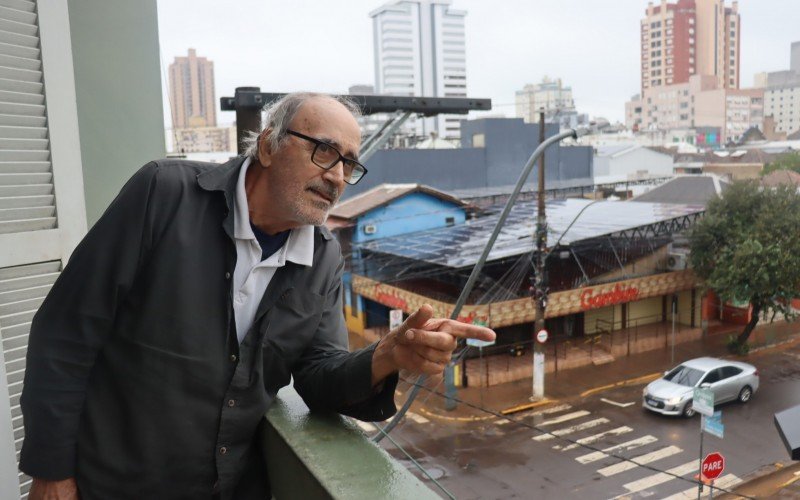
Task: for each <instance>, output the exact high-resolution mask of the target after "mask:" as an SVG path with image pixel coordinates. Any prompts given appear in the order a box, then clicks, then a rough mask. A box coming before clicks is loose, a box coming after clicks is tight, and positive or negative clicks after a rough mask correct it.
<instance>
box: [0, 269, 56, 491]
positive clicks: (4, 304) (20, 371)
mask: <svg viewBox="0 0 800 500" xmlns="http://www.w3.org/2000/svg"><path fill="white" fill-rule="evenodd" d="M60 271H61V262H59V261H55V262H43V263H40V264H29V265H25V266H16V267H6V268H3V269H0V336H2V341H3V356H4V358H5V371H6V377H7V379H8V395H9V398H10V401H11V423H12V426H13V428H14V442H15V444H16V451H17V462H19V450H20V448H21V447H22V438H23V436H24V429H23V427H22V412H21V410H20V406H19V396H20V394H21V393H22V380H23V377H24V376H25V354H26V353H27V350H28V334H29V333H30V330H31V321H32V320H33V315H34V314H35V313H36V310H37V309H38V308H39V306H40V305H41V304H42V301H43V300H44V298H45V297H46V296H47V293H48V292H49V291H50V288H51V287H52V286H53V283H54V282H55V281H56V278H58V275H59V273H60ZM19 477H20V493H21V495H22V498H26V497H27V492H28V489H29V488H30V478H29V477H27V476H25V475H24V474H22V473H20V474H19Z"/></svg>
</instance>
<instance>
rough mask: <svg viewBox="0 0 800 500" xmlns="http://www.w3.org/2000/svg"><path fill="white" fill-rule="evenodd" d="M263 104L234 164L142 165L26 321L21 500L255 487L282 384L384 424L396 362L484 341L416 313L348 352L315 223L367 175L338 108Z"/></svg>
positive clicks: (316, 103)
mask: <svg viewBox="0 0 800 500" xmlns="http://www.w3.org/2000/svg"><path fill="white" fill-rule="evenodd" d="M267 111H268V112H267V126H266V128H265V129H264V130H263V131H262V132H261V134H260V135H259V136H258V138H257V139H256V140H255V142H254V146H253V147H252V148H251V150H250V152H249V154H248V155H246V156H244V157H239V158H236V159H234V160H232V161H230V162H228V163H227V164H225V165H223V166H219V167H216V166H214V165H210V164H204V163H198V162H190V161H173V160H161V161H156V162H152V163H150V164H148V165H146V166H145V167H144V168H142V169H141V170H140V171H139V172H138V173H136V174H135V175H134V176H133V177H132V178H131V180H130V181H128V183H127V184H126V185H125V187H124V188H123V189H122V191H121V192H120V194H119V195H118V196H117V198H116V199H115V200H114V201H113V203H112V204H111V205H110V206H109V208H108V210H107V211H106V213H105V214H104V215H103V217H102V218H101V219H100V220H99V221H98V222H97V224H96V225H95V226H94V227H93V228H92V229H91V231H89V233H88V234H87V236H86V238H84V240H83V242H81V244H80V245H79V246H78V247H77V248H76V250H75V252H74V253H73V254H72V257H71V258H70V261H69V265H67V266H66V268H65V269H64V272H63V273H62V275H61V277H60V278H59V279H58V281H57V282H56V283H55V285H54V286H53V289H52V291H51V292H50V294H49V295H48V297H47V299H46V300H45V301H44V303H43V304H42V306H41V308H40V310H39V312H38V313H37V315H36V317H35V318H34V321H33V325H32V328H31V334H30V344H29V348H28V349H29V350H28V358H27V372H26V374H25V390H24V392H23V395H22V410H23V415H24V419H25V431H26V437H25V442H24V445H23V448H22V454H21V459H20V468H21V469H22V470H23V471H24V472H26V473H27V474H29V475H31V476H32V477H34V482H33V485H32V487H31V493H30V498H31V499H42V498H48V499H49V498H79V497H80V498H82V499H84V500H88V499H95V498H97V499H111V498H113V499H124V498H131V499H142V498H159V499H170V498H220V499H248V498H259V499H263V498H269V493H268V492H269V489H268V485H267V484H266V479H265V477H264V476H265V472H264V471H265V469H264V465H263V463H262V462H261V460H262V459H261V456H260V453H259V451H258V449H257V446H256V444H255V443H254V436H255V434H256V428H257V426H258V424H259V422H260V420H261V418H262V416H263V414H264V412H265V411H266V410H267V408H268V407H269V405H270V403H271V402H272V400H273V399H274V397H275V394H276V393H277V391H278V389H280V388H281V387H283V386H285V385H287V384H288V383H289V380H290V377H293V378H294V385H295V387H296V388H297V391H298V392H299V393H300V395H301V396H302V397H303V398H304V400H305V401H306V403H307V404H308V406H309V407H310V408H311V409H312V410H315V409H324V410H334V411H337V412H340V413H343V414H346V415H351V416H353V417H356V418H359V419H362V420H384V419H386V418H388V417H390V416H391V415H392V414H393V413H394V412H395V406H394V399H393V395H394V389H395V386H396V384H397V373H398V371H399V370H401V369H403V370H409V371H411V372H414V373H425V374H431V375H438V374H440V373H441V372H442V370H443V368H444V367H445V366H446V364H447V363H448V362H449V360H450V355H451V352H452V351H453V349H454V348H455V346H456V338H459V337H460V338H465V337H474V338H480V339H483V340H491V339H493V338H494V332H492V331H491V330H488V329H486V328H481V327H476V326H471V325H466V324H463V323H458V322H454V321H450V320H445V319H432V318H431V308H430V307H429V306H424V307H422V308H421V309H420V310H418V311H416V312H415V313H414V314H412V315H411V316H410V317H409V318H408V320H407V321H406V322H405V323H404V324H403V325H402V326H401V327H399V328H397V329H396V330H394V331H392V332H390V333H389V334H388V335H387V336H386V337H384V338H383V339H382V340H381V341H380V342H378V343H377V344H376V345H372V346H370V347H368V348H366V349H364V350H361V351H357V352H353V353H350V352H348V351H347V331H346V329H345V323H344V318H343V314H342V294H341V276H342V270H343V259H342V255H341V250H340V248H339V245H338V243H337V242H336V240H335V239H333V237H332V236H331V234H330V233H329V232H328V231H327V230H326V229H325V228H324V227H323V226H322V224H323V223H324V222H325V219H326V217H327V215H328V212H329V210H330V209H331V207H332V206H333V205H334V204H335V203H336V201H337V200H338V199H339V196H340V195H341V194H342V192H343V190H344V188H345V184H347V183H349V184H355V183H356V182H358V180H359V179H360V178H361V177H362V176H363V175H364V174H365V173H366V169H365V168H364V167H363V166H362V165H361V164H360V163H359V162H358V160H357V158H358V149H359V144H360V131H359V127H358V124H357V123H356V120H355V119H354V116H353V113H354V112H355V111H356V110H355V108H353V107H352V106H351V105H349V104H348V103H347V102H344V101H340V100H337V99H334V98H332V97H330V96H326V95H320V94H307V93H304V94H290V95H287V96H285V97H284V98H283V99H281V100H280V101H278V102H276V103H274V104H273V105H272V106H271V108H270V109H269V110H267Z"/></svg>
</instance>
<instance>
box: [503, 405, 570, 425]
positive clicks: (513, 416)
mask: <svg viewBox="0 0 800 500" xmlns="http://www.w3.org/2000/svg"><path fill="white" fill-rule="evenodd" d="M570 408H572V405H568V404H560V405H555V406H550V407H548V408H542V409H541V410H526V411H523V412H519V413H512V414H511V415H509V418H511V419H513V420H517V421H519V420H521V419H523V418H528V417H538V416H539V415H549V414H551V413H558V412H560V411H564V410H569V409H570ZM510 423H511V420H507V419H502V420H498V421H497V425H506V424H510Z"/></svg>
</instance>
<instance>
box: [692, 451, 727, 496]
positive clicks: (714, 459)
mask: <svg viewBox="0 0 800 500" xmlns="http://www.w3.org/2000/svg"><path fill="white" fill-rule="evenodd" d="M724 470H725V457H723V456H722V453H720V452H718V451H715V452H714V453H709V454H708V455H706V458H704V459H703V462H702V463H701V465H700V479H701V481H702V479H703V478H706V479H707V480H709V481H710V482H711V486H710V489H711V491H710V493H709V498H714V480H715V479H716V478H718V477H719V476H720V475H721V474H722V471H724ZM698 498H699V493H698Z"/></svg>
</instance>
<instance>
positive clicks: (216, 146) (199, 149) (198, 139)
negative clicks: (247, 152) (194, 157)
mask: <svg viewBox="0 0 800 500" xmlns="http://www.w3.org/2000/svg"><path fill="white" fill-rule="evenodd" d="M172 149H173V151H174V152H176V153H222V152H230V153H232V154H233V153H235V152H236V127H195V128H176V129H172Z"/></svg>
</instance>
